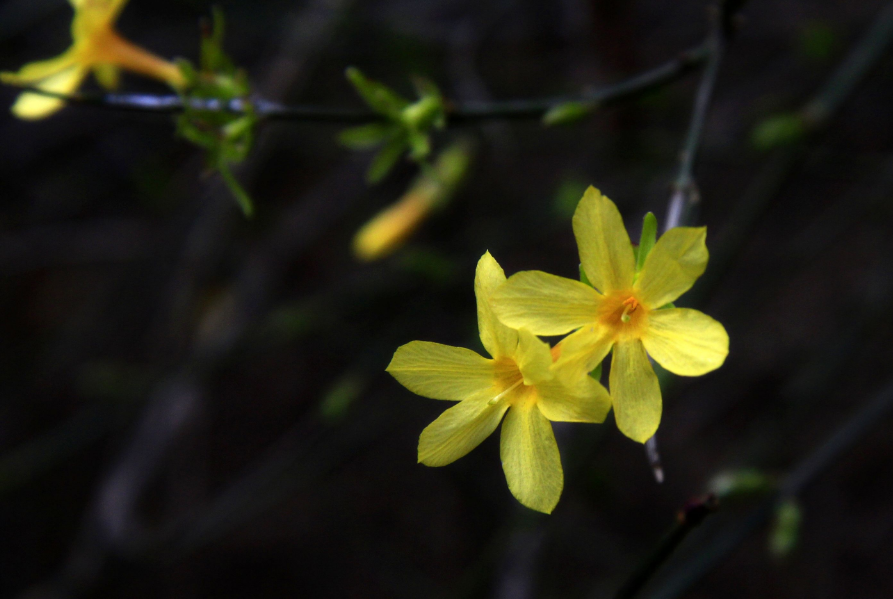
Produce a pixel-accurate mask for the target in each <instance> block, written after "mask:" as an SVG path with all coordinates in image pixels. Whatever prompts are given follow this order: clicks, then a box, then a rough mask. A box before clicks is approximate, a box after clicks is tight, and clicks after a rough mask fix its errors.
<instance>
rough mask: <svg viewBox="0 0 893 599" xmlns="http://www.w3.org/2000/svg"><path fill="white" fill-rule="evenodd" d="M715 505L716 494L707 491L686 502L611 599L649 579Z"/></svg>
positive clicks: (624, 597) (625, 596)
mask: <svg viewBox="0 0 893 599" xmlns="http://www.w3.org/2000/svg"><path fill="white" fill-rule="evenodd" d="M717 508H719V502H718V501H717V499H716V496H715V495H713V494H712V493H711V494H708V495H705V496H704V497H699V498H698V499H695V500H693V501H690V502H689V503H687V504H686V505H685V506H684V507H683V508H682V509H681V510H679V513H678V514H677V515H676V523H675V524H674V525H673V528H671V529H670V531H669V532H668V533H667V534H666V536H664V538H663V539H662V540H661V541H660V542H659V543H658V545H657V547H655V548H654V550H653V551H652V552H651V554H650V555H649V556H648V557H646V558H645V559H644V560H643V561H642V562H641V563H640V564H639V566H638V567H637V568H636V569H635V570H634V571H633V573H632V574H631V575H630V577H629V578H627V579H626V582H624V583H623V586H621V587H620V589H619V590H618V591H617V594H616V595H614V597H615V599H631V598H632V597H635V596H636V595H637V594H638V592H639V591H640V590H642V587H644V586H645V584H646V583H647V582H648V581H649V580H650V579H651V577H652V576H653V575H654V573H655V572H657V570H658V568H660V566H661V565H662V564H663V563H664V562H665V561H667V558H668V557H670V554H672V553H673V551H674V550H675V549H676V547H678V546H679V544H680V543H682V541H684V540H685V538H686V537H687V536H688V533H690V532H691V531H692V530H694V529H695V528H697V527H698V526H699V525H700V524H701V522H703V521H704V518H706V517H707V516H709V515H710V514H712V513H713V512H715V511H716V510H717Z"/></svg>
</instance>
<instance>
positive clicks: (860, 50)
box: [688, 3, 893, 305]
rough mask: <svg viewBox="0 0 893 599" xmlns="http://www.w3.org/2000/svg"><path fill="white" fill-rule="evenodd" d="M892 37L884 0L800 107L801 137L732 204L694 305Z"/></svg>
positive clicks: (892, 21) (892, 14) (890, 10)
mask: <svg viewBox="0 0 893 599" xmlns="http://www.w3.org/2000/svg"><path fill="white" fill-rule="evenodd" d="M891 42H893V3H890V4H888V5H887V6H886V7H885V8H884V9H883V10H882V11H881V12H880V13H879V14H878V16H877V18H876V19H875V20H874V23H873V25H872V26H871V28H870V29H869V30H868V32H867V33H866V34H865V35H864V36H863V37H862V38H861V39H860V40H859V41H858V42H857V43H856V44H855V45H854V47H853V49H852V50H851V51H850V52H849V54H848V55H847V57H846V58H845V59H844V60H843V62H841V63H840V66H838V67H837V69H836V70H835V71H834V73H833V74H832V75H831V77H830V78H829V79H828V81H827V82H826V83H825V84H824V85H823V86H822V87H821V89H820V90H819V91H818V92H817V93H816V95H815V96H814V97H813V98H812V99H811V100H810V101H809V102H807V103H806V105H804V106H803V107H802V108H801V109H800V110H799V111H798V112H797V115H798V116H797V117H796V118H798V119H799V120H800V122H801V123H802V124H803V125H804V128H803V130H802V134H801V137H800V139H798V140H797V143H794V144H792V145H788V146H783V147H779V148H777V149H776V150H774V151H773V152H772V154H771V155H770V156H769V158H768V160H767V162H766V164H765V165H764V166H763V168H762V169H761V170H760V171H759V173H758V174H757V175H756V176H755V177H754V178H753V180H752V182H751V184H750V185H748V187H747V188H746V189H745V191H744V194H743V196H742V198H741V200H739V201H738V202H737V204H736V206H735V208H734V209H733V211H732V214H731V215H730V217H729V219H728V221H729V222H730V223H732V224H731V225H729V226H728V227H727V228H726V230H725V231H723V243H722V245H720V246H719V247H717V248H716V250H714V251H713V252H712V256H711V267H710V269H709V270H707V272H706V273H705V274H704V276H703V277H702V278H701V280H700V281H698V284H697V285H696V286H695V288H694V289H693V290H692V293H690V294H689V296H688V301H689V302H690V303H691V304H694V305H697V304H699V303H701V302H702V301H703V299H704V298H705V297H706V296H708V295H709V294H710V293H711V292H712V291H713V290H714V289H715V288H716V286H717V285H718V284H719V283H720V282H721V281H722V279H723V277H724V276H725V275H726V273H727V272H728V271H729V269H730V268H731V266H732V262H733V261H734V258H735V256H736V255H737V254H738V250H739V249H740V248H741V247H742V246H743V245H744V244H745V243H746V242H747V241H748V240H749V239H750V238H751V232H752V231H753V228H754V227H755V226H756V224H757V222H758V220H759V218H760V216H761V215H762V214H763V212H764V211H765V210H766V208H768V207H769V205H770V204H771V203H772V200H774V199H775V198H776V197H777V196H778V194H779V193H780V192H781V191H782V189H783V188H784V185H785V183H787V181H788V179H789V178H790V176H791V174H792V173H793V172H794V171H795V170H796V169H797V168H798V167H799V165H800V164H802V162H803V159H804V158H805V156H806V152H807V145H806V142H807V141H809V140H810V138H811V137H813V136H815V135H817V134H819V133H821V132H822V131H823V130H824V129H825V128H826V127H827V126H828V125H829V124H830V123H831V118H832V117H833V116H834V115H835V114H836V113H837V111H838V110H839V109H840V107H841V106H842V105H843V103H844V102H845V101H847V100H848V99H849V98H850V97H851V96H852V93H853V92H854V91H855V88H856V85H857V84H858V83H859V82H861V81H862V80H863V79H864V78H865V77H866V76H867V75H868V74H869V72H870V71H871V69H872V68H874V67H875V66H877V63H878V61H879V60H880V58H881V57H882V56H884V52H885V51H886V49H887V48H888V47H889V45H890V44H891Z"/></svg>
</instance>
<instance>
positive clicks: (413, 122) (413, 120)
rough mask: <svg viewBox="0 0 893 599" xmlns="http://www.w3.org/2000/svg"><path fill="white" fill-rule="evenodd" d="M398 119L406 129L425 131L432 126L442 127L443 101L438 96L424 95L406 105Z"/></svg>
mask: <svg viewBox="0 0 893 599" xmlns="http://www.w3.org/2000/svg"><path fill="white" fill-rule="evenodd" d="M400 120H401V121H402V122H403V124H404V125H405V126H406V128H407V129H409V130H412V131H419V132H427V131H428V129H430V128H431V127H432V126H435V125H437V126H438V127H443V124H444V122H445V118H444V107H443V101H442V100H441V98H440V96H439V95H438V96H425V97H423V98H422V99H421V100H419V101H417V102H413V103H412V104H410V105H409V106H406V107H405V108H404V109H403V110H402V111H401V113H400Z"/></svg>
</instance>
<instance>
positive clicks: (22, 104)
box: [12, 65, 87, 119]
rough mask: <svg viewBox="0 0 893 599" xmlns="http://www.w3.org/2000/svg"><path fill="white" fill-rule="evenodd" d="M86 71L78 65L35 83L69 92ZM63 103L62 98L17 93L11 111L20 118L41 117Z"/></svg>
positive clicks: (56, 91) (78, 83) (57, 90)
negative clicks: (16, 98) (17, 95)
mask: <svg viewBox="0 0 893 599" xmlns="http://www.w3.org/2000/svg"><path fill="white" fill-rule="evenodd" d="M86 74H87V71H86V69H85V68H83V67H81V66H80V65H75V66H73V67H69V68H68V69H66V70H64V71H62V72H61V73H57V74H55V75H52V76H51V77H48V78H46V79H44V80H43V81H41V82H40V83H39V84H37V87H38V88H40V89H43V90H46V91H49V92H55V93H58V94H70V93H71V92H73V91H74V90H75V89H77V87H78V86H79V85H80V84H81V81H83V80H84V77H85V76H86ZM64 105H65V102H64V100H60V99H58V98H50V97H48V96H41V95H40V94H34V93H31V92H24V93H22V94H21V95H19V98H18V100H16V102H15V104H13V105H12V112H13V114H15V115H16V116H17V117H19V118H20V119H42V118H44V117H47V116H49V115H51V114H53V113H54V112H56V111H57V110H59V109H60V108H62V107H63V106H64Z"/></svg>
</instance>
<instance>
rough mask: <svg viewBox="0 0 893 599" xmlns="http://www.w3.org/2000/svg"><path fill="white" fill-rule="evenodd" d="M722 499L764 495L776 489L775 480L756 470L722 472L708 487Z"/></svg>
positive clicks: (745, 469)
mask: <svg viewBox="0 0 893 599" xmlns="http://www.w3.org/2000/svg"><path fill="white" fill-rule="evenodd" d="M707 487H708V489H709V490H710V492H711V493H714V494H715V495H716V496H717V497H719V498H720V499H730V498H732V497H748V496H751V495H762V494H765V493H768V492H769V491H771V490H772V489H773V488H775V479H774V478H772V477H770V476H768V475H767V474H765V473H763V472H762V471H760V470H756V469H754V468H743V469H741V470H732V471H726V472H720V473H719V474H717V475H716V476H715V477H713V480H711V481H710V483H709V484H708V485H707Z"/></svg>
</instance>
